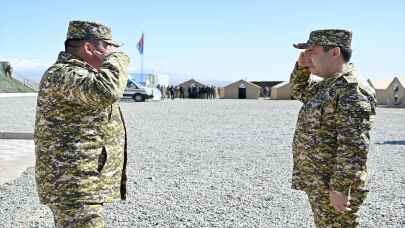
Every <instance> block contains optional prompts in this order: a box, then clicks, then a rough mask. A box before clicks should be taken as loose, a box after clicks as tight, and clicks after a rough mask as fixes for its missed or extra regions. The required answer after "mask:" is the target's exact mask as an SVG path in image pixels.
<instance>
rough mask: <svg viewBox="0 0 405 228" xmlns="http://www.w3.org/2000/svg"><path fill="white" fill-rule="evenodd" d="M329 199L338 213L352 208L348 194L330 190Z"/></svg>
mask: <svg viewBox="0 0 405 228" xmlns="http://www.w3.org/2000/svg"><path fill="white" fill-rule="evenodd" d="M329 200H330V203H331V204H332V206H333V207H334V208H335V210H336V211H338V212H340V213H344V212H346V211H351V210H352V209H351V208H350V196H346V195H345V194H344V193H342V192H338V191H330V192H329Z"/></svg>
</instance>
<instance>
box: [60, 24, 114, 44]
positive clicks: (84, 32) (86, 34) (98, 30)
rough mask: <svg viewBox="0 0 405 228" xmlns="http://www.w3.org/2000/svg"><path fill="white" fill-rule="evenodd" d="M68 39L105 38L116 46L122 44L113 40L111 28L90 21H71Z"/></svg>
mask: <svg viewBox="0 0 405 228" xmlns="http://www.w3.org/2000/svg"><path fill="white" fill-rule="evenodd" d="M66 39H67V40H69V39H79V40H104V41H105V42H107V43H109V44H112V45H114V46H117V47H118V46H121V45H122V43H120V42H117V41H113V39H112V32H111V28H109V27H107V26H105V25H103V24H100V23H97V22H89V21H71V22H70V23H69V27H68V32H67V35H66Z"/></svg>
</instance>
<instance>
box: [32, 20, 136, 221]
mask: <svg viewBox="0 0 405 228" xmlns="http://www.w3.org/2000/svg"><path fill="white" fill-rule="evenodd" d="M119 45H120V44H119V43H117V42H115V41H113V40H112V35H111V29H110V28H108V27H106V26H104V25H102V24H99V23H94V22H87V21H71V22H70V24H69V28H68V32H67V39H66V41H65V51H64V52H61V53H60V54H59V57H58V59H57V61H56V63H55V64H54V65H52V66H51V67H50V68H49V69H48V70H47V71H46V72H45V73H44V75H43V77H42V79H41V83H40V88H39V92H38V100H37V113H36V122H35V137H34V139H35V155H36V166H35V176H36V182H37V190H38V195H39V199H40V201H41V202H42V203H44V204H46V205H48V206H49V207H50V208H51V210H52V212H53V213H54V219H55V225H56V227H105V224H104V217H103V208H102V205H103V203H107V202H112V201H114V200H117V199H120V198H121V199H125V195H126V162H127V154H126V132H125V126H124V120H123V116H122V114H121V110H120V108H119V99H120V97H121V96H122V93H123V90H124V88H125V86H126V83H127V78H128V75H127V66H128V63H129V58H128V56H127V55H126V54H124V53H122V52H120V51H118V49H117V48H118V46H119Z"/></svg>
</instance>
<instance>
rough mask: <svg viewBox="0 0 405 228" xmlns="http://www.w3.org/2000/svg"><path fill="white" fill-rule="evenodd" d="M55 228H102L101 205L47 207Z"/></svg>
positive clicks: (103, 224) (57, 205)
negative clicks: (52, 216)
mask: <svg viewBox="0 0 405 228" xmlns="http://www.w3.org/2000/svg"><path fill="white" fill-rule="evenodd" d="M48 206H49V207H50V208H51V210H52V212H53V215H54V222H55V227H56V228H90V227H91V228H104V227H106V226H105V223H104V213H103V205H102V204H78V205H65V204H56V205H48Z"/></svg>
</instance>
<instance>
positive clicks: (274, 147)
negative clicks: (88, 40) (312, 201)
mask: <svg viewBox="0 0 405 228" xmlns="http://www.w3.org/2000/svg"><path fill="white" fill-rule="evenodd" d="M7 99H9V100H8V101H5V100H4V99H0V107H1V110H12V111H16V113H14V114H13V113H4V112H3V113H1V115H0V117H1V118H2V120H4V119H5V118H6V119H7V121H6V122H7V123H4V121H1V124H0V130H1V129H2V128H4V127H13V126H18V127H16V128H19V129H28V130H29V129H31V128H32V125H33V123H34V121H33V119H34V113H33V112H32V111H33V110H34V109H35V107H34V106H35V99H34V98H7ZM3 107H7V109H3ZM122 107H123V110H124V115H125V116H126V122H127V128H128V133H129V145H128V146H129V167H128V175H129V181H128V191H129V194H128V200H127V201H125V202H123V203H121V202H119V203H115V204H110V205H108V206H106V217H107V223H108V227H313V219H312V216H311V212H310V209H309V204H308V202H307V199H306V196H305V194H303V193H302V192H299V191H292V190H291V189H290V181H291V170H292V155H291V142H292V135H293V132H294V127H295V122H296V118H297V113H298V110H299V107H300V103H298V102H296V101H267V100H175V101H163V102H146V103H131V102H124V103H123V104H122ZM21 110H24V111H26V112H28V113H22V112H21ZM377 111H378V114H377V119H376V122H375V124H374V130H373V132H372V142H373V144H372V145H371V149H370V153H369V161H368V166H369V189H370V194H369V196H368V198H367V200H366V202H365V203H364V204H363V207H362V208H361V224H362V225H361V226H362V227H405V192H404V189H405V175H404V174H405V166H404V164H405V123H404V121H403V119H404V114H405V110H404V109H389V108H379V109H378V110H377ZM11 120H12V121H11ZM0 202H1V203H0V224H2V225H0V227H52V226H53V221H52V215H51V212H50V210H49V209H48V208H47V207H45V206H43V205H40V204H39V202H38V197H37V195H36V193H35V183H34V179H33V168H29V169H28V170H27V171H26V172H25V173H24V174H23V175H22V176H21V177H19V178H18V179H16V180H14V181H13V182H11V183H8V184H5V185H2V186H0Z"/></svg>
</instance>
